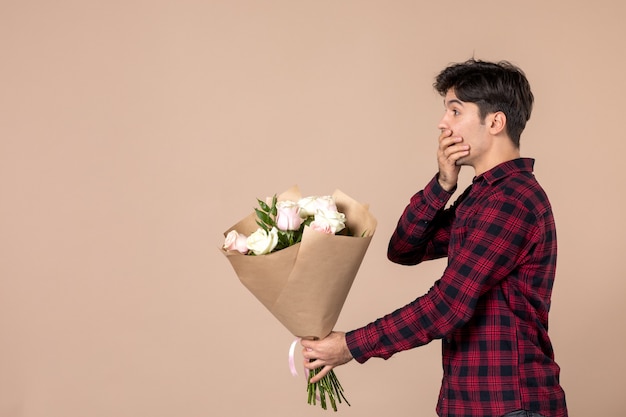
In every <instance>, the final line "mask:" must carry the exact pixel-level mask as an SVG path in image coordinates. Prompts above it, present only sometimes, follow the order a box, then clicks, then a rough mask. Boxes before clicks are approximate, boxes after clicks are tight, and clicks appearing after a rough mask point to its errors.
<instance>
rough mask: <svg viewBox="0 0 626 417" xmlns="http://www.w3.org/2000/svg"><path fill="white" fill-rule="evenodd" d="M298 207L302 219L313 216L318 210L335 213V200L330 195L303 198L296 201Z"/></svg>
mask: <svg viewBox="0 0 626 417" xmlns="http://www.w3.org/2000/svg"><path fill="white" fill-rule="evenodd" d="M298 205H299V206H300V216H301V217H303V218H306V217H309V216H314V215H315V213H317V211H318V210H330V211H337V205H336V204H335V199H334V198H333V197H332V196H330V195H325V196H322V197H318V196H311V197H304V198H301V199H300V200H298Z"/></svg>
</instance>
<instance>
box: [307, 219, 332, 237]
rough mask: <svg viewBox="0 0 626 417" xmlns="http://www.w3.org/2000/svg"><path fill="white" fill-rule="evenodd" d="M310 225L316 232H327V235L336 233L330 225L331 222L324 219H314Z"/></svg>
mask: <svg viewBox="0 0 626 417" xmlns="http://www.w3.org/2000/svg"><path fill="white" fill-rule="evenodd" d="M309 227H310V228H311V229H313V230H315V231H316V232H320V233H326V234H327V235H332V234H334V232H333V229H332V228H331V227H330V224H329V223H327V222H324V221H316V220H314V221H312V222H311V224H309Z"/></svg>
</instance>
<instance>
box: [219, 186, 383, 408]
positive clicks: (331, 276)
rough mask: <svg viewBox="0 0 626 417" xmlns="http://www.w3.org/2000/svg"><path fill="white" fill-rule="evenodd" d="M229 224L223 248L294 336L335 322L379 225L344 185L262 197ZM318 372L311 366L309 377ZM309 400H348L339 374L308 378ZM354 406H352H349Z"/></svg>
mask: <svg viewBox="0 0 626 417" xmlns="http://www.w3.org/2000/svg"><path fill="white" fill-rule="evenodd" d="M257 202H258V204H259V207H258V208H256V209H255V210H254V212H253V213H251V214H250V215H249V216H247V217H246V218H244V219H243V220H241V221H240V222H239V223H237V224H235V225H234V226H233V227H231V228H230V229H228V230H227V231H226V232H225V233H224V235H225V240H224V245H223V247H222V250H223V253H224V254H225V255H226V257H227V259H228V260H229V261H230V263H231V265H232V267H233V269H234V270H235V272H236V274H237V276H238V277H239V279H240V281H241V282H242V283H243V284H244V285H245V286H246V287H247V288H248V289H249V290H250V292H251V293H252V294H253V295H254V296H255V297H256V298H257V299H258V300H259V301H260V302H261V303H262V304H263V305H264V306H265V307H266V308H267V309H268V310H269V311H270V312H271V313H272V314H273V315H274V316H275V317H276V318H277V319H278V320H279V321H280V322H281V323H282V324H283V325H284V326H285V327H286V328H287V329H288V330H289V331H290V332H291V333H292V334H294V335H295V336H297V337H299V338H323V337H325V336H327V335H328V334H329V333H330V332H331V331H332V329H333V327H334V326H335V324H336V322H337V319H338V318H339V313H340V312H341V309H342V307H343V304H344V302H345V300H346V297H347V295H348V292H349V291H350V287H351V286H352V282H353V281H354V278H355V276H356V274H357V271H358V269H359V267H360V265H361V262H362V260H363V257H364V256H365V252H366V251H367V248H368V246H369V243H370V241H371V239H372V237H373V235H374V231H375V230H376V219H375V218H374V217H373V216H372V215H371V214H370V212H369V210H368V207H367V206H366V205H363V204H360V203H358V202H357V201H355V200H353V199H352V198H350V197H349V196H347V195H346V194H344V193H342V192H341V191H339V190H337V191H335V192H334V193H333V195H330V196H321V197H318V196H311V197H304V198H303V197H302V196H301V195H300V191H299V189H298V188H297V187H293V188H291V189H290V190H287V191H286V192H284V193H283V194H281V195H280V196H274V197H272V198H271V199H268V200H266V201H262V200H259V199H257ZM317 372H318V371H317V370H316V371H312V372H311V374H310V376H312V375H314V374H316V373H317ZM307 391H308V403H309V404H316V399H317V398H318V397H319V399H320V405H321V406H322V408H324V409H326V408H327V406H326V395H328V398H329V401H330V404H331V406H332V408H333V409H334V410H335V411H337V405H336V403H337V402H341V400H342V399H343V400H344V401H346V403H347V400H346V398H345V396H344V395H343V388H342V387H341V385H340V384H339V381H338V379H337V377H336V375H335V373H334V372H332V371H331V372H329V373H328V374H327V375H326V376H325V377H324V378H323V379H322V380H321V381H319V382H317V383H315V384H311V383H307ZM348 405H349V404H348Z"/></svg>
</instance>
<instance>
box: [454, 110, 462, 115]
mask: <svg viewBox="0 0 626 417" xmlns="http://www.w3.org/2000/svg"><path fill="white" fill-rule="evenodd" d="M452 114H453V115H455V116H458V115H459V114H461V113H459V111H458V110H452Z"/></svg>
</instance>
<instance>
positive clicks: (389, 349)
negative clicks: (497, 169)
mask: <svg viewBox="0 0 626 417" xmlns="http://www.w3.org/2000/svg"><path fill="white" fill-rule="evenodd" d="M535 220H536V217H535V216H534V215H533V214H532V213H531V212H530V211H529V210H528V209H527V208H526V207H524V205H523V203H520V202H519V201H511V199H503V198H494V199H490V201H489V202H488V203H486V204H485V206H483V207H479V208H478V210H477V211H476V214H475V216H473V217H472V221H471V223H470V224H467V225H464V226H462V227H458V228H455V229H454V231H453V235H452V236H450V238H451V239H457V241H458V242H459V243H458V244H457V245H456V246H457V247H456V249H455V253H454V254H450V257H449V262H448V266H447V268H446V269H445V271H444V273H443V276H442V277H441V278H440V279H439V280H438V281H437V282H435V284H434V286H433V287H432V288H431V289H430V290H429V291H428V293H426V294H425V295H424V296H422V297H419V298H417V299H416V300H414V301H413V302H411V303H410V304H407V305H406V306H404V307H402V308H400V309H398V310H396V311H394V312H393V313H390V314H388V315H386V316H384V317H382V318H379V319H378V320H376V321H374V322H372V323H370V324H368V325H367V326H365V327H362V328H359V329H356V330H353V331H351V332H348V333H347V334H346V341H347V344H348V347H349V349H350V351H351V353H352V356H353V357H354V358H355V359H356V360H357V361H358V362H361V363H363V362H365V361H366V360H368V359H369V358H371V357H381V358H383V359H387V358H389V357H391V356H392V355H393V354H395V353H397V352H400V351H403V350H407V349H411V348H413V347H417V346H421V345H424V344H427V343H429V342H430V341H432V340H433V339H438V338H442V337H445V336H446V335H448V334H450V333H451V332H452V331H454V330H455V329H457V328H459V327H461V326H463V325H464V324H465V323H466V322H467V321H468V320H469V319H470V318H471V317H472V315H473V314H474V311H475V308H476V304H477V302H478V299H479V298H480V297H481V295H483V294H484V293H485V292H486V291H488V290H489V289H490V288H492V287H493V286H494V285H496V284H497V283H499V282H500V281H501V280H502V279H504V278H505V277H507V276H509V275H510V273H511V271H513V269H515V268H516V265H518V263H519V262H521V259H522V258H523V257H524V256H525V254H528V253H529V251H531V250H532V249H531V248H532V245H533V239H534V237H536V233H535V232H536V230H537V229H536V224H535V223H536V222H535ZM454 246H455V245H451V247H454Z"/></svg>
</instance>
